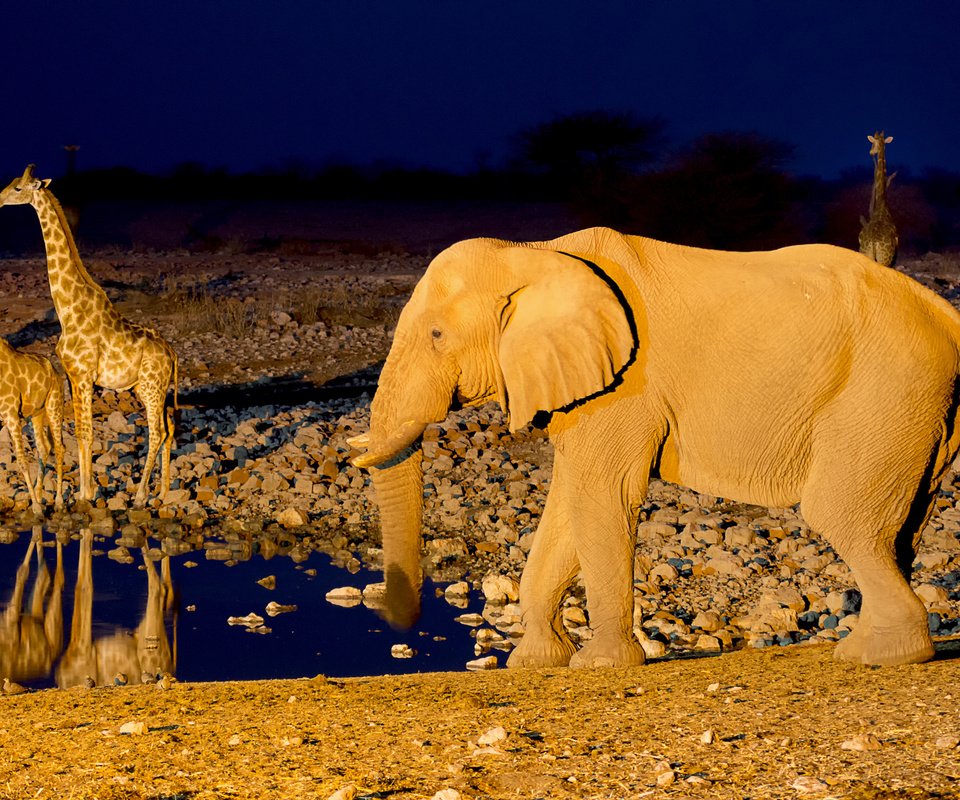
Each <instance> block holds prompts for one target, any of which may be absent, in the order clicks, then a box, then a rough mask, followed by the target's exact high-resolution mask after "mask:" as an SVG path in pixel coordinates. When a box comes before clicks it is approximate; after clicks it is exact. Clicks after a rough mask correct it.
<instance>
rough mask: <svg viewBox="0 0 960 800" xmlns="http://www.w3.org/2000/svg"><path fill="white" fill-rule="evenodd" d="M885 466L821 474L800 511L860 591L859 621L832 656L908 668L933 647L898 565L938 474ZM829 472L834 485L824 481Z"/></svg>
mask: <svg viewBox="0 0 960 800" xmlns="http://www.w3.org/2000/svg"><path fill="white" fill-rule="evenodd" d="M894 460H895V459H894ZM885 461H886V463H885V464H884V465H883V466H881V467H877V466H876V465H874V466H875V468H874V469H873V470H871V469H870V465H869V464H864V463H863V462H861V463H860V464H858V465H856V466H855V467H853V468H852V472H853V474H852V475H851V474H849V472H848V473H847V474H846V475H845V473H844V471H843V470H834V471H832V473H831V472H829V471H828V472H820V474H821V475H823V476H824V479H823V480H820V481H817V482H815V483H813V484H812V485H810V486H808V487H807V488H806V489H805V490H804V496H803V500H802V502H801V508H802V511H803V515H804V517H805V519H806V520H807V522H808V523H809V524H810V526H811V527H812V528H814V530H816V531H818V532H819V533H820V534H821V535H823V536H824V537H825V538H826V539H827V540H828V541H829V542H830V543H831V544H832V545H833V546H834V548H835V549H836V550H837V552H838V553H839V555H840V556H841V558H843V560H844V561H845V562H846V563H847V565H848V566H849V567H850V570H851V571H852V573H853V576H854V578H855V580H856V582H857V585H858V586H859V587H860V591H861V593H862V594H863V605H862V608H861V613H860V619H859V621H858V623H857V626H856V628H854V630H853V632H852V633H851V634H850V635H849V636H847V638H846V639H843V640H842V641H841V642H840V643H839V644H838V646H837V649H836V656H837V658H841V659H844V660H849V661H856V662H862V663H864V664H878V665H893V664H915V663H919V662H922V661H928V660H929V659H931V658H932V657H933V654H934V651H933V642H932V641H931V639H930V633H929V629H928V626H927V612H926V608H925V607H924V605H923V603H922V602H921V601H920V598H919V597H917V595H916V594H915V593H914V592H913V590H912V589H911V588H910V584H909V568H907V569H904V568H903V566H904V564H906V562H908V561H909V562H910V563H912V561H913V555H914V553H915V547H916V543H917V541H918V539H919V532H920V531H921V530H922V529H923V526H924V525H925V524H926V521H927V519H928V518H929V516H930V513H931V511H932V508H933V496H934V492H935V490H936V486H937V485H938V484H939V478H940V475H933V474H931V473H932V472H933V469H932V468H931V467H930V466H927V468H926V469H924V470H923V471H922V473H921V474H920V475H917V474H914V475H912V476H911V475H909V474H908V473H907V474H905V472H904V470H902V469H901V470H898V469H897V468H896V464H895V463H891V461H890V460H885ZM933 462H934V458H933V457H931V459H930V463H931V464H932V463H933ZM846 466H847V468H849V464H848V465H846ZM817 472H819V470H818V471H817ZM829 474H832V475H833V476H835V478H834V480H833V481H828V480H827V479H826V475H829ZM911 487H912V488H911Z"/></svg>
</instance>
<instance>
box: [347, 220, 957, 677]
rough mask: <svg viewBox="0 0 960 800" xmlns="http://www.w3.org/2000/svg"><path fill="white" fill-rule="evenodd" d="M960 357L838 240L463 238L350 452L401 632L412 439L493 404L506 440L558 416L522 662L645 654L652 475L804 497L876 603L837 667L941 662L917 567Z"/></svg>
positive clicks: (886, 274) (529, 572) (416, 307)
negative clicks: (580, 596) (645, 540)
mask: <svg viewBox="0 0 960 800" xmlns="http://www.w3.org/2000/svg"><path fill="white" fill-rule="evenodd" d="M958 352H960V315H958V314H957V312H956V311H954V309H953V308H952V307H951V306H950V305H949V304H948V303H946V302H945V301H943V300H942V299H941V298H939V297H937V296H936V295H934V294H933V293H932V292H930V291H928V290H926V289H925V288H923V287H922V286H920V285H919V284H918V283H916V282H915V281H913V280H911V279H909V278H907V277H905V276H904V275H902V274H900V273H898V272H896V271H893V270H889V269H883V268H881V267H880V266H878V265H877V264H876V263H874V262H872V261H870V260H869V259H867V258H866V257H864V256H862V255H860V254H858V253H854V252H852V251H850V250H844V249H841V248H837V247H832V246H828V245H804V246H798V247H788V248H784V249H781V250H776V251H771V252H756V253H729V252H718V251H710V250H700V249H695V248H688V247H681V246H678V245H672V244H666V243H663V242H657V241H654V240H651V239H646V238H643V237H639V236H624V235H621V234H619V233H616V232H615V231H611V230H608V229H599V228H598V229H591V230H586V231H580V232H577V233H573V234H570V235H568V236H563V237H561V238H559V239H555V240H553V241H549V242H534V243H527V244H516V243H512V242H504V241H497V240H492V239H475V240H469V241H465V242H460V243H459V244H456V245H454V246H453V247H450V248H449V249H447V250H445V251H444V252H442V253H441V254H440V255H438V256H437V257H436V258H435V259H434V260H433V262H432V263H431V264H430V266H429V268H428V269H427V271H426V273H425V274H424V276H423V278H422V279H421V280H420V282H419V283H418V285H417V287H416V289H415V290H414V292H413V295H412V297H411V298H410V301H409V302H408V303H407V305H406V307H405V308H404V310H403V312H402V314H401V317H400V320H399V322H398V325H397V332H396V336H395V338H394V342H393V346H392V348H391V351H390V355H389V357H388V358H387V361H386V364H385V366H384V370H383V374H382V376H381V380H380V385H379V387H378V390H377V393H376V396H375V397H374V400H373V404H372V407H371V423H370V431H369V433H368V434H364V435H363V436H360V437H358V438H357V440H356V443H357V444H358V446H362V447H365V448H366V452H365V453H364V454H363V455H361V456H360V457H359V459H358V463H360V464H362V465H363V466H366V467H369V468H370V469H371V471H372V473H373V479H374V483H375V485H376V488H377V496H378V503H379V506H380V511H381V520H382V527H383V536H384V562H385V566H386V571H387V582H388V597H395V598H400V600H397V601H396V602H397V603H399V604H400V605H401V606H402V607H400V608H397V609H396V610H395V613H394V617H395V619H396V620H397V621H398V622H399V623H400V624H408V623H409V622H411V621H412V620H413V619H414V618H415V617H416V613H417V610H418V609H417V604H418V602H419V591H420V585H421V575H420V564H419V557H420V556H419V547H420V526H421V517H422V486H423V484H422V472H421V468H420V440H419V436H420V434H421V433H422V431H423V429H424V427H425V426H426V425H428V424H430V423H433V422H438V421H441V420H443V419H444V418H445V417H446V415H447V413H448V411H449V409H450V406H451V403H452V401H453V399H454V398H457V399H458V400H460V401H464V402H466V403H469V404H477V403H483V402H486V401H488V400H496V401H498V402H499V404H500V405H501V407H502V408H503V409H504V410H505V412H506V413H507V414H508V417H509V421H510V428H511V430H517V429H519V428H521V427H523V426H525V425H527V424H529V423H530V422H531V421H533V419H534V416H535V415H537V421H538V422H541V421H543V420H547V422H546V425H547V430H548V432H549V435H550V439H551V441H552V442H553V444H554V447H555V458H554V471H553V478H552V481H551V489H550V494H549V497H548V499H547V502H546V506H545V508H544V511H543V516H542V519H541V522H540V526H539V528H538V530H537V533H536V536H535V538H534V544H533V548H532V550H531V552H530V556H529V559H528V562H527V565H526V568H525V570H524V573H523V577H522V580H521V586H520V604H521V608H522V612H523V621H524V624H525V627H526V633H525V635H524V637H523V639H522V641H521V642H520V644H519V646H518V647H517V648H516V649H515V650H514V652H513V654H512V655H511V657H510V661H509V663H510V665H511V666H556V665H562V664H566V663H570V664H571V665H579V666H583V665H602V664H612V665H628V664H637V663H641V662H642V661H643V653H642V650H641V649H640V647H639V644H638V643H637V641H636V640H635V639H634V637H633V635H632V630H633V555H634V547H635V539H636V524H637V521H638V520H637V509H638V508H639V507H640V506H641V505H642V503H643V500H644V496H645V494H646V491H647V486H648V481H649V479H650V477H651V476H656V477H660V478H662V479H664V480H667V481H672V482H675V483H679V484H682V485H686V486H689V487H692V488H693V489H696V490H699V491H702V492H707V493H710V494H715V495H719V496H722V497H726V498H730V499H735V500H738V501H741V502H745V503H754V504H759V505H773V506H782V505H790V504H794V503H799V504H800V508H801V512H802V514H803V516H804V518H805V519H806V521H807V522H808V524H809V525H810V526H811V528H813V529H814V530H815V531H817V532H818V533H819V534H820V535H821V536H823V537H825V538H826V539H827V541H829V542H830V544H831V545H832V546H833V547H834V548H835V549H836V551H837V552H838V553H839V554H840V555H841V557H842V558H844V560H845V561H846V562H847V564H848V565H849V567H850V568H851V570H852V573H853V575H854V577H855V579H856V581H857V583H858V584H859V587H860V590H861V592H862V594H863V606H862V613H861V616H860V621H859V624H858V625H857V627H856V629H855V630H854V631H853V633H852V634H851V635H850V636H848V637H847V638H846V639H844V640H843V641H842V642H841V643H840V645H839V646H838V648H837V654H838V656H839V657H842V658H846V659H850V660H853V661H858V662H863V663H866V664H904V663H911V662H919V661H924V660H927V659H929V658H931V657H932V655H933V646H932V643H931V640H930V636H929V633H928V631H927V615H926V613H925V609H924V606H923V604H922V603H921V602H920V600H919V598H918V597H917V596H916V595H915V594H914V593H913V591H912V590H911V589H910V586H909V571H910V566H911V564H912V562H913V555H914V553H915V551H916V547H917V545H918V539H919V532H920V531H921V530H922V529H923V527H924V525H925V524H926V521H927V519H928V518H929V516H930V514H931V513H932V511H933V507H934V495H935V492H936V490H937V487H938V485H939V482H940V480H941V477H942V475H943V473H944V471H945V470H946V469H947V467H948V466H949V465H950V464H951V462H952V461H953V458H954V456H955V455H956V453H957V447H958V436H960V434H958V431H957V428H956V424H955V423H956V414H957V374H958V368H960V355H958ZM578 573H580V574H581V575H582V577H583V582H584V585H585V587H586V594H587V611H588V614H589V621H590V626H591V627H592V629H593V632H594V635H593V638H592V639H591V640H590V641H589V642H588V643H587V644H586V645H585V646H584V647H583V649H581V650H579V651H576V650H575V648H574V646H573V644H572V643H571V642H570V640H569V639H568V638H567V636H566V635H565V633H564V628H563V625H562V624H561V622H560V615H559V608H560V602H561V600H562V598H563V595H564V592H565V591H566V589H567V588H568V587H569V585H570V583H571V582H572V581H573V579H574V578H575V577H576V575H577V574H578ZM390 584H394V586H393V587H392V588H390Z"/></svg>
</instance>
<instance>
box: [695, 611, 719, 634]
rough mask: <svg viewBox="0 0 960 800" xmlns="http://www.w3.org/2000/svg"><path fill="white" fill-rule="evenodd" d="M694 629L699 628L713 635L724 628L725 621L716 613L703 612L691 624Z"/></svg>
mask: <svg viewBox="0 0 960 800" xmlns="http://www.w3.org/2000/svg"><path fill="white" fill-rule="evenodd" d="M690 626H691V627H693V628H699V629H700V630H702V631H706V632H707V633H713V632H714V631H718V630H720V629H721V628H722V627H723V620H722V619H721V618H720V615H719V614H718V613H717V612H716V611H701V612H700V613H698V614H697V616H695V617H694V618H693V622H691V623H690Z"/></svg>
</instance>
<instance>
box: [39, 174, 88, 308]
mask: <svg viewBox="0 0 960 800" xmlns="http://www.w3.org/2000/svg"><path fill="white" fill-rule="evenodd" d="M33 206H34V208H35V209H36V211H37V216H38V217H39V219H40V229H41V230H42V231H43V244H44V247H45V248H46V251H47V277H48V278H49V280H50V295H51V296H52V297H53V304H54V306H55V307H56V309H57V315H58V316H59V317H60V319H61V321H63V318H64V311H66V310H67V309H68V308H69V307H70V305H71V304H72V303H73V302H75V301H79V300H80V299H81V298H87V297H89V295H90V290H91V289H94V290H96V289H99V286H98V285H97V283H96V281H94V280H93V278H91V277H90V274H89V273H88V272H87V270H86V268H85V267H84V266H83V262H82V261H81V260H80V253H79V252H78V251H77V243H76V242H75V241H74V239H73V234H72V233H71V232H70V226H69V225H68V224H67V220H66V217H65V216H64V213H63V209H62V208H61V207H60V203H58V202H57V199H56V198H55V197H54V196H53V195H52V194H50V193H49V192H48V191H45V190H40V191H38V192H37V193H36V194H35V195H34V202H33Z"/></svg>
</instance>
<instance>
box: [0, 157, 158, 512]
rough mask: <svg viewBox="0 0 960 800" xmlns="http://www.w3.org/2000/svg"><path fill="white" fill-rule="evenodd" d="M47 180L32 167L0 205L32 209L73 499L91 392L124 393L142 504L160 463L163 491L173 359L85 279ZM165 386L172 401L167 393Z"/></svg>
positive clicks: (86, 451)
mask: <svg viewBox="0 0 960 800" xmlns="http://www.w3.org/2000/svg"><path fill="white" fill-rule="evenodd" d="M49 186H50V181H49V179H48V180H39V179H37V178H35V177H34V175H33V165H32V164H31V165H30V166H28V167H27V168H26V169H25V170H24V172H23V175H21V176H20V177H18V178H15V179H14V180H13V181H11V182H10V184H9V185H8V186H7V187H6V188H5V189H4V190H3V191H2V192H0V206H4V205H24V204H29V205H31V206H33V208H34V209H35V210H36V212H37V217H38V218H39V220H40V228H41V230H42V231H43V242H44V245H45V247H46V251H47V276H48V278H49V280H50V294H51V296H52V298H53V305H54V307H55V308H56V311H57V316H58V317H59V319H60V327H61V329H62V332H61V334H60V339H59V341H58V342H57V355H58V356H59V357H60V362H61V363H62V364H63V368H64V370H65V371H66V373H67V378H68V379H69V381H70V389H71V392H72V394H73V413H74V426H75V431H76V437H77V448H78V450H79V452H78V461H79V464H80V489H79V495H80V497H81V498H82V499H84V500H92V499H93V497H94V494H95V492H96V489H95V486H94V481H93V475H92V471H93V464H92V459H93V456H92V452H93V449H92V448H93V387H94V386H100V387H103V388H106V389H116V390H124V389H132V390H133V391H134V392H135V393H136V395H137V397H139V398H140V400H141V402H142V403H143V406H144V412H145V414H146V418H147V428H148V433H149V438H148V448H147V457H146V462H145V463H144V467H143V474H142V476H141V478H140V484H139V487H138V488H137V494H136V498H135V501H134V502H135V505H137V506H142V505H144V503H145V502H146V499H147V490H148V487H149V483H150V476H151V474H152V473H153V468H154V465H155V464H156V460H157V454H158V453H160V454H161V459H160V487H159V492H158V495H159V497H160V499H161V501H162V500H163V499H164V497H165V496H166V493H167V490H168V489H169V487H170V448H171V446H172V444H173V410H174V409H176V403H177V355H176V353H175V352H174V350H173V348H172V347H171V346H170V345H169V344H168V343H167V342H166V341H164V339H163V337H162V336H160V334H159V333H157V332H156V331H154V330H152V329H150V328H147V327H144V326H142V325H137V324H135V323H132V322H130V321H128V320H126V319H124V318H123V317H122V316H120V314H119V313H118V312H117V310H116V309H115V308H114V307H113V305H112V304H111V303H110V300H109V299H108V298H107V294H106V292H104V291H103V289H102V288H101V287H100V286H99V285H98V284H97V282H96V281H95V280H94V279H93V278H92V277H91V276H90V273H88V272H87V270H86V268H85V267H84V266H83V262H82V261H81V260H80V254H79V252H78V251H77V245H76V242H75V241H74V238H73V235H72V234H71V232H70V227H69V225H68V224H67V220H66V217H65V216H64V213H63V209H62V208H61V206H60V203H59V202H57V199H56V198H55V197H54V196H53V193H52V192H50V190H49ZM171 386H172V388H173V393H172V395H173V397H172V403H168V400H167V395H168V389H170V387H171Z"/></svg>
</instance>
